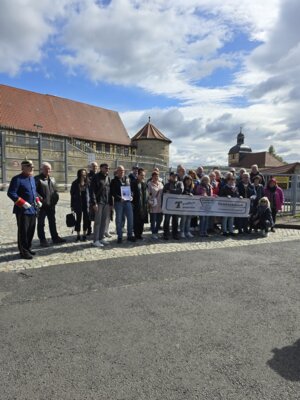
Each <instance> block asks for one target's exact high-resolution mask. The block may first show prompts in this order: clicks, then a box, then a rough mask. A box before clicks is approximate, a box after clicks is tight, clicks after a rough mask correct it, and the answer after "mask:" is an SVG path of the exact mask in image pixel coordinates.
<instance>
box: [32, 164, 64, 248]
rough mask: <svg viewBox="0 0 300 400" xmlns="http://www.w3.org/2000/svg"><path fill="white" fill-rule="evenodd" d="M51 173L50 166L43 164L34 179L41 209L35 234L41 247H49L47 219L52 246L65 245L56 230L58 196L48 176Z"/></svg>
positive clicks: (51, 178)
mask: <svg viewBox="0 0 300 400" xmlns="http://www.w3.org/2000/svg"><path fill="white" fill-rule="evenodd" d="M51 171H52V167H51V164H49V163H48V162H44V163H43V164H42V165H41V173H40V174H39V175H37V176H35V177H34V179H35V184H36V191H37V193H38V194H39V197H40V199H41V201H42V204H43V205H42V207H41V209H40V211H39V214H38V223H37V232H38V238H39V239H40V245H41V247H49V243H48V241H47V239H46V235H45V218H46V217H47V218H48V222H49V230H50V234H51V238H52V242H53V243H54V244H60V243H65V241H66V240H65V239H63V238H61V237H60V236H59V235H58V233H57V229H56V220H55V206H56V204H57V202H58V199H59V196H58V193H57V188H56V182H55V179H54V178H53V177H52V176H50V175H51Z"/></svg>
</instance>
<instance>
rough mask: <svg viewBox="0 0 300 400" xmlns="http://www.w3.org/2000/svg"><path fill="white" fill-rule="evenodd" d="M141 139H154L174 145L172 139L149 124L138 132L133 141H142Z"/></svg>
mask: <svg viewBox="0 0 300 400" xmlns="http://www.w3.org/2000/svg"><path fill="white" fill-rule="evenodd" d="M140 139H150V140H151V139H152V140H162V141H164V142H168V143H172V141H171V140H170V139H168V138H167V137H166V136H165V135H163V134H162V133H161V132H160V131H159V130H158V129H157V128H156V127H155V126H154V125H152V124H151V123H150V122H148V123H147V124H146V125H145V126H143V128H142V129H141V130H139V131H138V133H137V134H136V135H134V136H133V138H132V139H131V140H132V141H134V140H140Z"/></svg>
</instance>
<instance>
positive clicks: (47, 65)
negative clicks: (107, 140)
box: [0, 0, 300, 167]
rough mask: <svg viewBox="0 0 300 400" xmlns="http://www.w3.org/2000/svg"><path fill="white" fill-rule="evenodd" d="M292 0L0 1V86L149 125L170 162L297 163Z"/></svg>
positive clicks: (299, 93)
mask: <svg viewBox="0 0 300 400" xmlns="http://www.w3.org/2000/svg"><path fill="white" fill-rule="evenodd" d="M299 15H300V1H299V0H264V1H261V0H253V1H249V0H226V1H224V0H184V1H182V0H153V1H149V0H147V1H146V0H111V1H109V0H43V1H40V0H13V1H11V0H1V1H0V53H1V55H2V57H1V60H2V62H1V63H0V83H2V84H6V85H10V86H14V87H18V88H22V89H26V90H31V91H35V92H39V93H47V94H52V95H55V96H60V97H64V98H69V99H73V100H76V101H81V102H84V103H88V104H93V105H96V106H99V107H103V108H108V109H112V110H116V111H118V112H119V113H120V116H121V118H122V120H123V122H124V125H125V127H126V129H127V131H128V133H129V135H130V136H133V135H134V134H135V133H136V132H137V131H138V130H139V129H140V128H141V127H142V126H143V125H145V124H146V123H147V122H148V116H151V122H152V123H153V124H154V125H155V126H156V127H157V128H158V129H159V130H160V131H161V132H163V133H164V134H165V135H166V136H167V137H168V138H170V139H171V140H172V145H171V147H170V158H171V164H172V165H173V166H175V165H176V164H179V163H182V164H185V165H186V166H187V167H188V166H196V165H213V164H215V165H216V164H218V165H220V164H221V165H226V164H227V154H228V151H229V149H230V147H232V146H233V145H235V143H236V136H237V134H238V133H239V131H240V128H241V127H242V130H243V133H244V134H245V144H247V145H249V146H250V147H251V148H252V150H253V151H267V150H268V148H269V146H270V145H273V146H274V147H275V151H276V153H277V154H279V155H280V156H281V157H283V159H284V160H285V161H287V162H295V161H300V154H299V153H300V112H299V101H300V79H299V76H300V24H299V21H298V16H299Z"/></svg>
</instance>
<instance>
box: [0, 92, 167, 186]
mask: <svg viewBox="0 0 300 400" xmlns="http://www.w3.org/2000/svg"><path fill="white" fill-rule="evenodd" d="M147 125H148V124H147ZM150 125H151V127H150V128H149V129H150V130H153V132H155V135H156V134H157V132H159V131H158V130H157V129H156V128H155V127H154V126H153V125H152V124H150ZM144 128H145V127H144ZM144 128H143V129H144ZM0 132H1V143H0V150H1V154H0V183H2V184H3V183H4V184H5V183H6V182H9V181H10V179H11V177H12V176H13V175H15V174H16V173H17V172H18V171H19V170H20V162H21V161H22V160H23V159H24V158H26V157H27V158H28V159H32V160H33V161H34V162H35V164H36V165H40V164H41V162H45V161H48V162H50V163H51V164H52V166H53V169H54V171H55V176H56V178H57V181H58V182H60V183H63V184H68V183H70V182H71V180H73V179H74V177H75V176H76V171H77V170H78V169H79V168H83V167H87V166H88V164H89V163H90V162H91V161H93V160H96V161H97V162H107V163H108V164H109V165H110V166H111V167H112V168H114V167H115V166H116V165H117V164H123V165H124V166H125V168H127V169H131V167H132V165H134V164H138V165H140V166H142V167H144V168H145V169H148V170H151V169H152V168H153V167H154V166H158V167H159V168H160V169H161V170H162V171H163V172H164V171H167V170H168V167H169V165H168V164H169V144H170V143H171V141H170V140H168V139H167V138H165V137H164V135H163V134H161V132H159V134H157V135H158V136H157V137H155V138H154V137H152V136H151V135H150V136H148V137H147V136H144V135H142V137H141V138H137V137H136V136H137V135H138V134H137V135H135V137H134V138H135V139H134V141H132V140H131V138H130V137H129V135H128V133H127V131H126V128H125V126H124V124H123V122H122V120H121V118H120V116H119V114H118V112H116V111H112V110H107V109H104V108H100V107H96V106H92V105H89V104H84V103H80V102H77V101H73V100H69V99H64V98H60V97H57V96H52V95H47V94H46V95H45V94H40V93H35V92H31V91H27V90H22V89H17V88H13V87H10V86H6V85H0ZM160 135H161V136H160ZM154 148H155V151H154Z"/></svg>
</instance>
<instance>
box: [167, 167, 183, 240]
mask: <svg viewBox="0 0 300 400" xmlns="http://www.w3.org/2000/svg"><path fill="white" fill-rule="evenodd" d="M177 178H178V177H177V174H176V173H175V172H170V176H169V182H167V183H166V184H165V185H164V188H163V195H164V194H165V193H171V194H182V193H183V182H181V181H178V179H177ZM171 218H172V236H173V239H175V240H178V239H179V236H178V215H171V214H165V218H164V235H163V238H164V239H165V240H169V236H170V219H171Z"/></svg>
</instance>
